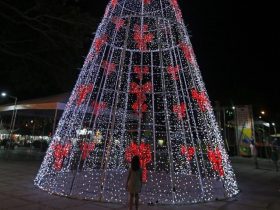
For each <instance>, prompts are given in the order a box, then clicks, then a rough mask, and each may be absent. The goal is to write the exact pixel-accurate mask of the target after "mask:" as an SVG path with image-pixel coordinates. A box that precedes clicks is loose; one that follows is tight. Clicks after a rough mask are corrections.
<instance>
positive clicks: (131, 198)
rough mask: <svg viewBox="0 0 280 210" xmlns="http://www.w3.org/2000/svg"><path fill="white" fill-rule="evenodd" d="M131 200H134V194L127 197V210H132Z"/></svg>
mask: <svg viewBox="0 0 280 210" xmlns="http://www.w3.org/2000/svg"><path fill="white" fill-rule="evenodd" d="M133 200H134V193H130V196H129V210H132V207H133Z"/></svg>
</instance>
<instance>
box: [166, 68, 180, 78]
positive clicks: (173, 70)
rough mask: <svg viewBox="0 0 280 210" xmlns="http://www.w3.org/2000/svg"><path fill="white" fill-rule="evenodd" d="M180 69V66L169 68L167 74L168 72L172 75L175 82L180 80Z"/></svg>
mask: <svg viewBox="0 0 280 210" xmlns="http://www.w3.org/2000/svg"><path fill="white" fill-rule="evenodd" d="M179 69H180V67H179V65H177V66H169V67H167V72H168V74H170V75H171V77H172V79H173V80H178V79H179V77H178V74H179Z"/></svg>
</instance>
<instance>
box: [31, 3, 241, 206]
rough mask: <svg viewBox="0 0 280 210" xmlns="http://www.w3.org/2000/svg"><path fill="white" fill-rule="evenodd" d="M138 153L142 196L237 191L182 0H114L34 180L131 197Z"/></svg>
mask: <svg viewBox="0 0 280 210" xmlns="http://www.w3.org/2000/svg"><path fill="white" fill-rule="evenodd" d="M133 155H139V157H140V161H141V167H142V169H143V182H144V183H145V184H144V185H143V189H142V192H141V201H142V202H143V203H148V202H154V203H155V202H158V203H165V204H174V203H196V202H204V201H211V200H215V199H217V198H228V197H232V196H234V195H236V194H237V193H238V187H237V183H236V179H235V175H234V172H233V170H232V167H231V164H230V161H229V158H228V155H227V154H226V151H225V147H224V143H223V140H222V138H221V135H220V131H219V128H218V126H217V123H216V120H215V116H214V113H213V109H212V107H211V104H210V101H209V98H208V96H207V93H206V89H205V86H204V83H203V81H202V78H201V74H200V71H199V67H198V65H197V62H196V59H195V55H194V52H193V49H192V45H191V42H190V39H189V35H188V33H187V31H186V27H185V25H184V22H183V20H182V15H181V11H180V8H179V6H178V3H177V0H112V1H110V2H109V4H108V6H107V8H106V11H105V15H104V18H103V20H102V22H101V24H100V26H99V27H98V30H97V32H96V36H95V39H94V41H93V44H92V47H91V49H90V51H89V53H88V55H87V57H86V59H85V63H84V65H83V68H82V69H81V73H80V75H79V78H78V81H77V83H76V85H75V87H74V90H73V92H72V95H71V97H70V99H69V102H68V103H67V106H66V107H65V111H64V113H63V116H62V118H61V120H60V122H59V124H58V128H57V130H56V132H55V135H54V137H53V140H52V142H51V145H50V147H49V149H48V151H47V154H46V157H45V159H44V161H43V163H42V166H41V168H40V170H39V173H38V175H37V177H36V180H35V184H36V185H37V186H38V187H40V188H42V189H44V190H46V191H49V192H51V193H55V194H59V195H64V196H70V197H78V198H85V199H93V200H98V201H109V202H126V201H127V192H126V190H125V180H126V176H127V171H128V167H129V162H130V161H131V158H132V157H133Z"/></svg>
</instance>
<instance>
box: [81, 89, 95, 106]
mask: <svg viewBox="0 0 280 210" xmlns="http://www.w3.org/2000/svg"><path fill="white" fill-rule="evenodd" d="M92 91H93V84H88V85H81V86H80V87H79V88H78V96H77V105H78V106H80V105H81V104H82V103H83V102H84V101H85V99H86V97H87V96H88V94H90V93H91V92H92Z"/></svg>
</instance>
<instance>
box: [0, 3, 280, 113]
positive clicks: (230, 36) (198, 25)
mask: <svg viewBox="0 0 280 210" xmlns="http://www.w3.org/2000/svg"><path fill="white" fill-rule="evenodd" d="M0 1H5V0H0ZM69 1H70V0H69ZM73 2H74V0H73ZM107 2H108V1H107V0H79V1H78V3H75V4H73V5H74V6H75V7H79V8H81V10H82V12H86V13H89V14H90V15H91V16H92V17H96V18H98V19H99V20H100V19H101V18H102V16H103V14H104V10H105V6H106V4H107ZM178 2H179V4H180V6H181V9H182V13H183V16H184V20H185V24H186V25H187V28H188V30H189V33H190V34H191V41H192V44H193V47H194V51H195V53H196V56H197V60H198V64H199V66H200V69H201V72H202V75H203V78H204V82H205V83H206V88H207V90H208V93H209V95H210V99H211V100H212V101H213V100H219V101H221V102H222V103H224V104H228V105H230V104H253V105H254V106H255V107H256V110H258V109H266V110H267V112H269V113H270V115H271V116H272V117H273V118H274V116H276V115H277V114H278V118H280V114H279V113H280V108H279V107H280V99H279V92H280V77H279V76H277V74H278V71H279V67H278V62H277V61H278V60H279V55H280V53H279V46H278V44H279V42H278V41H279V40H278V39H279V32H277V30H278V27H279V21H278V19H279V17H278V16H279V15H278V13H279V12H278V11H277V8H278V7H277V6H276V3H271V1H258V2H257V1H254V2H253V3H252V2H251V1H244V0H243V1H241V0H235V1H233V0H226V1H225V0H223V1H220V0H215V1H214V0H212V1H205V0H192V1H191V0H178ZM0 3H1V2H0ZM0 18H1V17H0ZM18 36H19V35H18ZM88 36H90V35H89V34H88ZM83 46H84V47H83V48H81V49H78V50H79V51H80V52H81V53H80V55H82V56H78V55H79V54H77V59H79V60H80V61H79V62H78V63H79V65H80V66H81V63H82V60H83V56H84V55H85V53H86V51H87V50H88V48H89V47H90V42H86V44H84V45H83ZM0 59H1V58H0ZM74 68H76V66H73V67H72V69H74ZM77 68H78V66H77ZM0 71H2V70H0ZM17 71H20V69H14V71H13V74H16V73H17ZM71 72H72V73H71ZM73 72H74V71H70V74H71V75H72V76H68V77H69V80H70V82H69V83H66V84H65V86H64V87H60V86H59V87H57V88H54V86H55V83H53V85H51V84H52V83H50V85H49V86H48V82H45V84H44V85H45V87H44V91H43V93H42V91H39V89H38V88H32V89H31V90H26V91H25V93H26V94H22V93H21V98H27V97H28V98H32V97H38V96H40V95H47V94H48V93H51V94H54V93H56V92H57V93H59V92H61V91H62V90H67V89H69V90H71V89H72V86H73V84H74V82H75V78H76V77H77V75H78V73H77V71H76V72H75V73H73ZM58 73H59V72H57V71H55V70H53V71H52V70H50V72H48V74H50V76H51V75H55V77H56V79H57V81H59V80H60V79H59V78H58V77H57V74H58ZM7 74H9V73H7ZM5 75H6V74H4V73H3V74H2V75H0V76H1V78H0V88H2V89H3V88H10V89H12V90H14V93H13V94H15V95H16V94H17V92H16V90H17V89H15V88H13V87H12V86H11V85H9V82H7V81H4V80H5V79H4V77H5ZM41 76H42V77H43V74H42V75H41ZM36 77H40V74H39V75H38V74H37V75H36ZM36 77H34V78H36ZM31 78H32V75H31ZM61 78H63V77H62V76H61ZM1 83H3V84H5V85H1ZM13 85H15V84H13ZM21 85H23V84H21ZM66 85H67V86H66ZM36 89H37V90H38V91H36ZM18 92H20V91H18Z"/></svg>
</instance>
